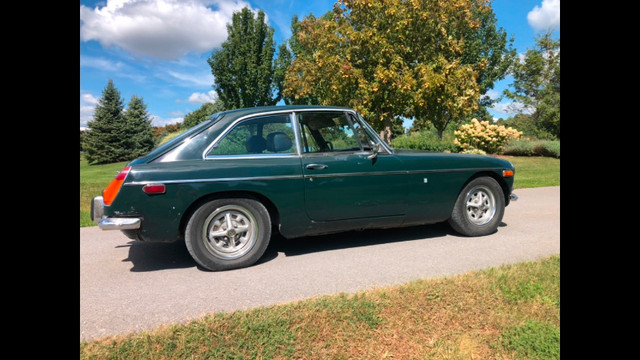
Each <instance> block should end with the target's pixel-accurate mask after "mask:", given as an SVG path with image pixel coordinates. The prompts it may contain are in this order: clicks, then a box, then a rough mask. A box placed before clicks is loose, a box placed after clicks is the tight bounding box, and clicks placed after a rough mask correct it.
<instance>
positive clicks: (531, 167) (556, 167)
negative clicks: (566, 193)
mask: <svg viewBox="0 0 640 360" xmlns="http://www.w3.org/2000/svg"><path fill="white" fill-rule="evenodd" d="M497 157H499V158H501V159H505V160H508V161H511V163H512V164H513V165H514V166H515V168H516V175H515V179H514V184H513V188H514V189H523V188H535V187H542V186H560V159H555V158H550V157H542V156H533V157H528V156H497Z"/></svg>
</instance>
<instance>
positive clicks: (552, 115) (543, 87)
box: [504, 32, 560, 139]
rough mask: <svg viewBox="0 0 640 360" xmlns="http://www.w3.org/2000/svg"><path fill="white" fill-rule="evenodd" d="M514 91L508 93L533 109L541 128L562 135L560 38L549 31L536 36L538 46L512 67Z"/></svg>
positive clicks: (508, 95) (510, 97) (506, 94)
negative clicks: (556, 37)
mask: <svg viewBox="0 0 640 360" xmlns="http://www.w3.org/2000/svg"><path fill="white" fill-rule="evenodd" d="M512 73H513V78H514V82H513V84H511V85H512V86H513V89H514V90H513V91H511V90H509V89H507V90H505V91H504V95H505V96H506V97H507V98H509V99H512V100H515V101H516V102H519V103H521V104H523V105H524V106H525V108H526V109H533V113H532V115H531V118H532V120H533V122H534V123H535V124H536V127H538V128H539V129H541V130H544V131H546V132H549V133H551V134H553V135H554V136H556V137H557V138H558V139H559V138H560V39H557V40H553V39H552V36H551V33H550V32H547V33H545V34H543V35H541V36H538V37H536V47H535V48H534V49H529V50H527V52H526V54H525V56H524V58H523V60H521V61H518V62H515V63H514V64H513V68H512Z"/></svg>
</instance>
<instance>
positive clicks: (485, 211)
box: [449, 176, 505, 236]
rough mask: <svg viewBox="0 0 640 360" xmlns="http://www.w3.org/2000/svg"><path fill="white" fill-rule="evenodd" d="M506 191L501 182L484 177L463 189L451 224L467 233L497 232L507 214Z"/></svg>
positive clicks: (460, 231) (471, 234)
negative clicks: (505, 213)
mask: <svg viewBox="0 0 640 360" xmlns="http://www.w3.org/2000/svg"><path fill="white" fill-rule="evenodd" d="M504 207H505V202H504V192H503V191H502V187H500V184H498V182H497V181H496V180H495V179H493V178H490V177H487V176H484V177H479V178H476V179H473V180H472V181H470V182H469V183H468V184H467V186H465V187H464V189H462V191H461V192H460V194H459V195H458V199H457V200H456V203H455V205H454V207H453V211H452V213H451V218H450V219H449V224H450V225H451V227H452V228H453V229H454V230H455V231H456V232H458V233H460V234H462V235H465V236H484V235H489V234H492V233H494V232H495V231H496V230H497V229H498V225H499V224H500V222H501V221H502V217H503V216H504Z"/></svg>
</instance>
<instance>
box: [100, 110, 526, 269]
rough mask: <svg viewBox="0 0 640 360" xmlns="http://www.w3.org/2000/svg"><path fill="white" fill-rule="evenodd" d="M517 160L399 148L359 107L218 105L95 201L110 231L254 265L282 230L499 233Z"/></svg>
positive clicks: (289, 233) (222, 264) (210, 264)
mask: <svg viewBox="0 0 640 360" xmlns="http://www.w3.org/2000/svg"><path fill="white" fill-rule="evenodd" d="M514 173H515V169H514V167H513V165H512V164H511V163H510V162H508V161H504V160H501V159H497V158H493V157H489V156H480V155H470V154H448V153H432V152H418V151H410V152H409V151H404V150H398V149H393V148H391V147H390V146H389V145H388V144H386V143H385V142H384V141H382V140H381V138H380V137H379V136H378V134H376V132H375V131H374V130H373V129H372V128H371V126H369V124H367V123H366V122H365V121H364V120H363V119H362V117H361V116H360V115H359V114H358V113H357V112H355V111H354V110H352V109H348V108H342V107H326V106H274V107H256V108H247V109H238V110H231V111H225V112H220V113H217V114H214V115H212V116H211V117H210V118H209V119H208V120H206V121H204V122H203V123H201V124H199V125H197V126H194V127H192V128H190V129H189V130H187V131H186V132H184V133H183V134H181V135H180V136H178V137H176V138H174V139H172V140H171V141H169V142H167V143H165V144H163V145H162V146H160V147H158V148H157V149H155V150H154V151H152V152H151V153H149V154H148V155H146V156H144V157H141V158H138V159H136V160H133V161H132V162H131V163H129V164H128V165H127V166H126V167H125V168H124V169H123V170H122V171H121V172H120V173H119V174H118V175H117V176H116V178H115V179H114V180H113V181H112V182H111V184H110V185H109V186H108V187H107V188H106V189H105V190H104V191H103V193H102V196H98V197H96V198H94V199H93V202H92V218H93V220H94V221H95V222H97V223H98V225H99V227H100V228H101V229H104V230H121V231H122V232H123V233H124V234H126V235H127V236H128V237H129V238H132V239H137V240H141V241H161V242H173V241H177V240H181V241H185V243H186V246H187V249H188V250H189V253H190V254H191V255H192V256H193V258H194V260H195V261H196V262H197V263H198V264H200V265H201V266H202V267H204V268H206V269H209V270H227V269H234V268H240V267H246V266H250V265H252V264H254V263H255V262H256V261H258V259H260V257H261V256H262V255H263V254H264V252H265V250H266V248H267V246H268V244H269V240H270V238H271V234H272V232H274V231H277V232H279V233H280V234H281V235H282V236H284V237H285V238H297V237H302V236H309V235H318V234H327V233H334V232H340V231H347V230H354V229H371V228H390V227H401V226H413V225H421V224H431V223H437V222H443V221H448V222H449V223H450V224H451V227H452V228H453V229H454V230H455V231H457V232H458V233H460V234H462V235H465V236H482V235H487V234H491V233H493V232H495V231H496V230H497V227H498V225H499V224H500V222H501V220H502V217H503V215H504V210H505V207H506V206H507V205H508V204H509V202H510V201H511V200H515V199H517V196H515V195H514V194H513V193H512V192H511V191H512V188H513V177H514Z"/></svg>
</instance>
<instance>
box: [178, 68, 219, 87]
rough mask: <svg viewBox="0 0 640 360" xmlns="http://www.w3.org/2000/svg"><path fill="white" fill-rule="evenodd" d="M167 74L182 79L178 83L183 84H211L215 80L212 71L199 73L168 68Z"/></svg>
mask: <svg viewBox="0 0 640 360" xmlns="http://www.w3.org/2000/svg"><path fill="white" fill-rule="evenodd" d="M167 74H168V75H169V76H171V77H173V78H175V79H178V80H180V81H179V82H178V84H180V85H182V86H191V85H196V86H211V85H212V84H213V80H214V79H213V75H211V72H206V73H205V72H200V73H199V74H194V73H182V72H177V71H173V70H168V71H167Z"/></svg>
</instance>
